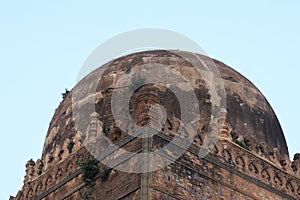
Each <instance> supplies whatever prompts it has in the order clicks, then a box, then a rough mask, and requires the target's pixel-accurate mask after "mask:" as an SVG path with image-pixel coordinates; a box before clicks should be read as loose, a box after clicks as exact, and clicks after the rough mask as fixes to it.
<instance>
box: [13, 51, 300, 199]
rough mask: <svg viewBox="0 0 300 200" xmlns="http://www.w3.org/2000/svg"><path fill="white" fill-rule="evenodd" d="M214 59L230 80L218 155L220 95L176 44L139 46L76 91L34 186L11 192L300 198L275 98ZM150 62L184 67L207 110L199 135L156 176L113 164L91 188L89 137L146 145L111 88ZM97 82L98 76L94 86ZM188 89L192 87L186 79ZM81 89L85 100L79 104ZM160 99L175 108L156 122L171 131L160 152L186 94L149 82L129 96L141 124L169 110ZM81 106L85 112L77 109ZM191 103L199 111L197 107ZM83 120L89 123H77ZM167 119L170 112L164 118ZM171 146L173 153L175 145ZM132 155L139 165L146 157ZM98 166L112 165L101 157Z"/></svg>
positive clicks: (161, 137)
mask: <svg viewBox="0 0 300 200" xmlns="http://www.w3.org/2000/svg"><path fill="white" fill-rule="evenodd" d="M181 53H184V54H186V56H192V55H193V54H192V53H188V52H181ZM198 56H199V57H200V58H201V59H203V61H204V62H206V63H207V65H210V64H212V63H211V60H210V58H208V57H205V56H201V55H198ZM213 62H214V63H215V64H216V66H217V67H218V69H219V71H220V74H221V77H222V80H223V81H224V85H225V90H226V98H227V109H226V110H222V111H220V112H219V113H218V114H217V116H218V117H217V119H218V120H221V121H224V124H223V125H222V126H218V127H216V129H217V130H216V131H219V134H218V138H219V141H218V142H217V143H216V144H210V145H212V148H211V153H210V154H209V155H208V156H206V157H205V158H199V156H198V155H199V147H200V146H201V145H202V144H203V141H204V138H205V136H206V133H207V131H208V127H209V123H210V120H211V110H212V103H211V101H210V94H209V92H208V86H207V82H206V80H205V79H204V78H203V77H201V76H200V75H199V73H197V71H195V69H193V67H192V66H191V64H190V63H188V62H187V61H186V60H184V59H183V58H182V57H180V56H178V54H176V51H163V50H157V51H147V52H141V53H135V54H131V55H128V56H124V57H121V58H118V59H115V60H113V61H111V62H109V63H107V64H106V66H109V67H108V68H107V70H105V71H104V73H103V75H102V77H99V72H100V71H101V70H102V69H103V68H99V69H97V70H95V71H94V72H92V73H91V74H89V75H87V76H86V77H85V78H84V79H83V80H82V81H81V82H80V84H78V85H77V86H75V88H76V90H74V89H73V90H72V91H71V92H70V93H69V94H68V95H66V97H65V98H64V100H63V101H62V102H61V104H60V105H59V107H58V108H57V109H56V111H55V114H54V117H53V119H52V121H51V122H50V125H49V129H48V133H47V135H46V139H45V144H44V149H43V153H42V158H41V159H40V160H37V161H36V162H34V161H33V160H30V161H28V163H27V164H26V176H25V179H24V186H23V188H22V189H21V190H20V191H19V192H18V193H17V195H16V197H11V198H10V199H11V200H25V199H26V200H27V199H43V200H48V199H49V200H50V199H86V198H88V199H107V200H110V199H111V200H113V199H141V197H145V196H148V197H149V199H278V200H279V199H300V156H299V154H296V155H295V156H294V160H293V161H292V162H291V161H290V159H289V156H288V148H287V145H286V142H285V138H284V135H283V132H282V129H281V127H280V124H279V122H278V120H277V118H276V115H275V114H274V112H273V110H272V108H271V106H270V105H269V103H268V102H267V100H266V99H265V97H264V96H263V95H262V94H261V92H260V91H259V90H258V89H257V88H256V87H255V86H254V85H253V84H252V83H251V82H250V81H248V80H247V79H246V78H245V77H243V76H242V75H240V74H239V73H238V72H236V71H234V70H233V69H232V68H230V67H228V66H226V65H225V64H224V63H221V62H219V61H216V60H213ZM147 63H160V64H163V65H166V67H170V68H175V69H177V70H178V71H180V72H181V73H182V74H183V75H184V76H185V78H186V79H187V80H189V81H190V83H191V85H192V86H193V89H194V91H195V93H196V96H197V99H198V104H199V107H200V111H201V119H200V123H199V125H198V132H197V135H196V137H195V138H194V141H193V143H192V145H191V146H190V148H189V149H188V150H187V151H186V152H185V153H184V154H183V155H182V156H181V157H180V158H179V159H178V160H176V161H174V162H173V163H172V164H170V165H169V166H166V167H164V168H162V169H160V170H158V171H154V172H151V173H149V174H148V175H149V177H150V180H149V181H148V182H147V181H145V180H144V178H145V177H148V176H147V174H146V175H145V174H138V173H131V174H130V173H125V172H121V171H118V170H112V171H110V173H109V175H108V177H107V179H106V180H101V179H100V178H98V179H95V185H93V187H90V186H88V185H87V184H86V183H85V182H84V181H83V179H82V176H83V174H82V171H81V169H80V166H79V165H78V162H77V161H78V160H79V161H80V160H83V159H85V158H87V157H91V155H90V152H88V151H87V150H86V148H85V147H84V146H83V145H84V144H86V143H85V142H86V140H85V139H89V141H91V142H92V143H93V144H97V145H100V146H101V147H102V149H98V150H97V149H95V152H98V151H105V150H106V146H105V145H107V143H105V141H100V140H99V139H98V138H97V136H98V135H99V134H105V135H106V136H107V138H108V139H109V140H110V141H111V142H112V143H114V144H122V141H126V143H124V144H123V146H121V147H122V148H123V149H125V150H127V151H129V152H140V151H142V150H143V149H142V147H143V144H144V143H143V140H142V139H141V138H135V139H128V138H130V137H129V135H130V134H129V133H130V132H131V129H132V126H131V124H127V126H126V131H124V130H120V128H119V125H120V124H121V123H126V122H123V121H114V119H113V115H112V112H111V95H112V91H113V90H114V89H116V88H115V86H116V83H117V81H118V80H119V79H120V77H121V76H122V74H124V73H125V71H126V70H128V67H131V68H137V67H139V66H140V65H142V64H147ZM200 67H201V66H200ZM91 80H95V81H94V82H92V84H91ZM99 80H100V81H99ZM92 87H94V88H96V92H95V93H90V92H89V91H88V90H87V89H86V88H92ZM178 87H179V88H180V89H181V90H188V88H187V87H186V85H185V84H182V85H180V86H178ZM75 93H76V94H75ZM72 97H74V98H75V100H76V103H75V104H74V105H73V107H72ZM157 104H160V105H162V106H163V108H164V109H165V114H166V123H165V124H159V123H157V124H155V127H159V128H160V129H161V132H160V133H159V134H157V135H155V136H154V137H153V138H152V139H151V143H150V148H151V150H152V151H154V152H156V151H158V150H159V149H160V148H161V147H163V146H164V145H166V144H167V143H169V142H170V141H171V140H172V138H173V137H174V135H175V134H178V130H179V124H180V117H181V110H180V102H178V100H177V99H176V96H175V95H174V94H173V93H172V91H171V90H169V89H168V88H166V87H164V86H160V85H155V84H149V85H146V86H144V87H142V88H140V89H139V90H137V91H136V92H135V93H134V94H133V96H132V97H131V99H130V103H129V107H130V114H131V116H132V117H133V118H134V122H135V123H137V124H140V125H144V124H149V123H151V120H152V122H153V119H151V118H150V117H149V112H157V113H162V112H161V110H159V109H160V108H159V107H157ZM81 109H84V110H85V112H75V111H78V110H81ZM185 109H189V112H191V113H193V112H194V111H193V108H185ZM95 111H96V112H95ZM74 113H76V114H74ZM73 114H74V115H73ZM78 121H79V122H80V124H76V123H75V122H78ZM157 121H158V122H161V121H163V120H162V118H159V117H158V118H157V120H156V121H155V122H157ZM168 154H169V156H170V157H171V156H172V155H171V154H172V152H168ZM114 156H115V155H114V154H112V155H109V156H108V157H114ZM129 159H131V161H132V165H135V163H136V162H135V161H136V160H135V159H134V158H128V160H129ZM168 159H169V158H168ZM97 164H98V165H99V166H102V164H101V163H100V162H99V163H97ZM120 165H121V164H120ZM145 188H146V190H145ZM147 188H148V190H147Z"/></svg>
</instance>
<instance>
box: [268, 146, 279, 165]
mask: <svg viewBox="0 0 300 200" xmlns="http://www.w3.org/2000/svg"><path fill="white" fill-rule="evenodd" d="M269 154H270V156H269V159H270V161H272V162H273V163H274V164H276V165H277V166H281V154H280V152H279V149H278V148H277V147H275V148H273V151H272V152H270V153H269Z"/></svg>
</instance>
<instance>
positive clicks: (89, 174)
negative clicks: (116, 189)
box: [76, 158, 111, 185]
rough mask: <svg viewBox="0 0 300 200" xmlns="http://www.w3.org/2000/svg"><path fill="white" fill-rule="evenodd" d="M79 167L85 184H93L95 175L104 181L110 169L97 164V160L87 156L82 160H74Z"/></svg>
mask: <svg viewBox="0 0 300 200" xmlns="http://www.w3.org/2000/svg"><path fill="white" fill-rule="evenodd" d="M76 163H77V164H78V165H79V166H80V167H81V172H82V178H83V181H84V182H85V183H86V184H87V185H94V183H95V180H96V179H97V177H98V178H99V177H100V178H101V180H102V181H105V180H106V179H107V177H108V175H109V173H110V171H111V169H110V168H108V167H106V166H101V167H100V166H99V165H98V164H97V163H98V162H97V160H95V159H93V158H88V159H86V160H84V161H77V162H76Z"/></svg>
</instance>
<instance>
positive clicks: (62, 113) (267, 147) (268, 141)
mask: <svg viewBox="0 0 300 200" xmlns="http://www.w3.org/2000/svg"><path fill="white" fill-rule="evenodd" d="M178 52H179V51H166V50H154V51H145V52H139V53H133V54H130V55H127V56H123V57H120V58H117V59H115V60H112V61H110V62H108V63H107V64H105V66H108V67H107V70H106V71H105V72H104V73H103V74H102V77H98V72H99V70H101V67H100V68H98V69H96V70H95V71H93V72H91V73H90V74H88V75H87V76H86V77H85V78H84V79H82V80H81V81H80V83H79V84H81V86H82V85H85V86H86V87H87V88H89V85H88V83H89V80H91V79H93V80H99V82H98V85H97V90H96V92H97V94H96V95H95V98H94V100H95V102H96V103H94V104H93V103H91V101H89V100H86V99H85V101H82V104H81V105H80V107H81V108H84V109H87V110H88V112H87V115H86V116H79V117H82V118H87V120H86V121H87V122H86V123H88V121H89V120H88V119H89V117H90V115H91V114H92V112H93V110H92V109H90V106H89V104H93V106H94V107H95V108H96V111H97V113H98V114H99V116H100V120H101V121H102V122H104V123H106V124H107V125H108V126H111V127H113V126H114V122H113V120H112V119H111V118H110V117H111V116H112V115H111V111H110V109H111V108H110V106H109V103H108V102H109V100H110V97H109V96H110V95H111V90H113V85H114V84H115V80H116V79H118V78H120V77H121V76H122V73H126V72H124V70H125V71H126V69H128V67H129V66H130V67H138V66H140V65H142V64H147V63H160V64H163V65H168V66H174V67H175V68H178V69H180V70H181V72H183V73H186V74H190V75H191V79H190V80H191V81H195V80H197V81H198V82H199V81H200V82H201V79H202V78H201V76H199V75H197V74H195V73H193V71H192V69H191V67H190V66H189V65H190V64H189V63H187V62H186V61H185V60H184V59H183V58H182V57H180V56H179V55H178ZM181 53H184V54H185V55H187V56H189V55H191V56H192V55H194V54H192V53H189V52H181ZM197 56H199V57H201V59H203V60H204V62H207V65H211V64H212V62H211V60H212V61H213V63H214V64H215V65H216V66H217V68H218V70H219V71H220V75H221V78H222V80H223V82H224V86H225V91H226V104H227V105H226V109H227V120H226V121H227V122H228V124H230V127H231V129H232V132H231V133H232V136H233V137H236V138H238V137H240V138H243V140H244V141H245V143H246V144H247V145H248V146H251V150H252V151H254V152H256V153H259V152H260V153H263V154H266V155H268V154H269V152H272V151H273V149H274V148H277V149H278V151H279V152H280V153H281V154H282V155H284V154H286V155H288V147H287V145H286V141H285V137H284V134H283V131H282V128H281V126H280V123H279V121H278V119H277V117H276V115H275V113H274V111H273V109H272V107H271V106H270V104H269V103H268V101H267V100H266V98H265V97H264V96H263V94H262V93H261V92H260V91H259V90H258V89H257V88H256V87H255V86H254V85H253V84H252V83H251V82H250V81H249V80H248V79H246V78H245V77H244V76H242V75H241V74H239V73H238V72H237V71H235V70H234V69H232V68H231V67H229V66H227V65H225V64H224V63H222V62H220V61H217V60H214V59H211V58H209V57H206V56H203V55H197ZM111 74H114V75H115V76H112V75H111ZM201 83H202V84H200V85H197V84H194V85H195V88H194V91H195V93H196V96H197V98H198V102H199V108H200V111H201V116H202V119H201V121H200V124H199V128H198V129H199V132H198V134H199V135H201V134H205V132H206V131H207V128H208V124H209V122H210V120H211V118H210V112H211V102H210V95H209V93H208V91H207V85H206V84H205V81H204V82H203V81H202V82H201ZM81 86H79V87H81ZM76 87H77V86H75V88H76ZM148 87H150V86H148ZM151 87H153V88H154V90H159V88H157V87H154V86H151ZM79 90H80V88H79ZM160 92H161V93H160V98H161V102H164V101H165V102H170V98H171V99H172V98H173V97H170V96H172V95H164V93H163V92H162V91H160ZM73 93H74V89H73V90H72V91H70V93H69V94H68V95H66V97H65V98H64V100H63V101H62V102H61V104H60V105H59V106H58V108H57V109H56V111H55V114H54V116H53V119H52V120H51V122H50V125H49V130H48V132H47V135H46V139H45V143H44V148H43V154H42V160H43V161H44V163H45V168H48V167H49V166H50V165H51V163H55V162H59V161H60V160H62V159H64V158H65V157H66V156H65V155H64V154H65V153H66V152H67V151H69V152H71V151H76V149H79V148H80V145H81V144H80V143H81V135H80V134H82V132H84V130H79V129H78V128H77V127H76V125H75V122H74V120H75V119H74V116H73V115H72V113H73V112H72V96H73V95H74V94H73ZM76 95H77V96H76V98H79V99H84V98H85V96H86V95H87V92H86V91H85V90H83V89H82V90H81V93H80V94H76ZM164 106H166V107H167V108H166V110H167V113H168V117H169V114H174V113H175V115H177V114H176V112H177V111H176V110H173V111H172V105H168V104H167V103H165V105H164ZM89 111H90V112H89ZM76 117H78V116H76ZM108 118H110V119H108ZM83 123H85V122H83ZM85 126H87V124H86V125H85ZM199 137H200V138H201V136H199ZM110 139H112V138H110ZM196 139H197V138H196ZM196 139H195V140H196ZM196 143H197V142H196Z"/></svg>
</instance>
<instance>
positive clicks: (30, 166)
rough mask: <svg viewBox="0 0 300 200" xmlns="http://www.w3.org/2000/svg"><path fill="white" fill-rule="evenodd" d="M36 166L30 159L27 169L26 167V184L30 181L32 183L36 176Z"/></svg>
mask: <svg viewBox="0 0 300 200" xmlns="http://www.w3.org/2000/svg"><path fill="white" fill-rule="evenodd" d="M34 166H35V162H34V161H33V160H32V159H30V160H28V161H27V163H26V165H25V167H26V175H25V177H24V184H25V183H27V182H28V181H31V180H32V179H33V175H34Z"/></svg>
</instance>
